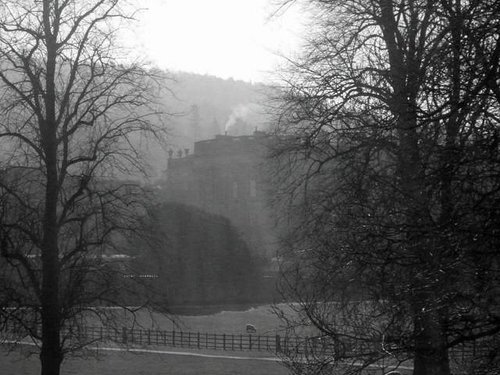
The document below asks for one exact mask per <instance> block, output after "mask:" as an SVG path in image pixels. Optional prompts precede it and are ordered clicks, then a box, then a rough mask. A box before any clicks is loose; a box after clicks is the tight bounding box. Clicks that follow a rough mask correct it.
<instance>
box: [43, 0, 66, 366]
mask: <svg viewBox="0 0 500 375" xmlns="http://www.w3.org/2000/svg"><path fill="white" fill-rule="evenodd" d="M51 9H52V4H51V1H50V0H44V2H43V25H44V32H45V39H46V44H47V62H46V68H47V73H46V74H47V75H46V91H45V95H44V102H45V103H44V104H45V120H44V121H41V122H40V124H39V125H40V134H41V140H42V149H43V151H44V154H45V169H46V170H45V173H46V176H45V177H46V185H45V207H44V209H45V212H44V216H43V226H42V228H43V242H42V246H41V251H42V290H41V298H42V301H41V305H42V314H41V315H42V349H41V353H40V360H41V365H42V369H41V374H42V375H59V372H60V367H61V362H62V359H63V352H62V348H61V340H60V331H61V321H62V320H61V316H60V301H59V278H60V275H59V274H60V265H59V244H58V235H59V229H58V220H57V207H58V196H59V178H58V156H57V122H56V110H55V108H56V89H55V71H56V65H57V62H56V56H57V48H58V47H57V29H58V28H57V27H53V25H52V22H51Z"/></svg>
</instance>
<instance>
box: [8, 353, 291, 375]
mask: <svg viewBox="0 0 500 375" xmlns="http://www.w3.org/2000/svg"><path fill="white" fill-rule="evenodd" d="M0 350H1V349H0ZM0 373H1V374H5V375H38V374H39V373H40V363H39V360H38V358H37V357H36V356H29V357H26V355H25V354H23V353H19V352H18V351H16V352H12V353H10V354H8V355H7V353H6V352H5V351H0ZM167 374H168V375H169V374H175V375H198V374H200V375H226V374H227V375H230V374H231V375H287V374H288V371H287V370H286V368H285V367H284V366H283V365H281V364H280V363H279V362H274V361H265V360H259V359H227V358H203V357H194V356H185V355H175V354H154V353H131V352H106V351H101V352H99V353H98V354H97V355H96V356H92V357H85V358H74V357H73V358H68V359H67V360H66V361H65V362H64V363H63V366H62V375H167Z"/></svg>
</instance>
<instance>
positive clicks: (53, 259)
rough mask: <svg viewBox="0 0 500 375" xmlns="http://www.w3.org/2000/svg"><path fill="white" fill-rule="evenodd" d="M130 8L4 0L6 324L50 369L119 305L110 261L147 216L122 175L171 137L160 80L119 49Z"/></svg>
mask: <svg viewBox="0 0 500 375" xmlns="http://www.w3.org/2000/svg"><path fill="white" fill-rule="evenodd" d="M132 16H133V13H130V7H129V6H128V5H127V4H124V3H123V2H122V1H118V0H92V1H77V0H43V1H31V0H21V1H17V0H16V1H10V0H8V1H2V3H1V4H0V96H1V101H0V114H1V115H0V117H1V120H0V147H1V148H2V156H1V166H2V172H1V178H0V210H1V212H0V214H1V215H0V250H1V261H0V262H1V263H0V268H1V271H2V273H1V278H2V281H3V285H4V286H5V287H4V288H3V290H2V291H1V293H0V321H1V322H2V324H5V325H10V326H12V324H13V323H14V324H15V326H16V327H20V328H21V330H22V331H23V332H27V333H28V334H29V335H30V336H31V337H32V338H33V339H34V342H36V343H38V342H39V343H40V349H41V350H40V359H41V373H42V374H44V375H48V374H50V375H55V374H59V372H60V365H61V362H62V361H63V358H64V355H65V354H66V353H67V352H68V351H70V350H73V349H75V348H78V347H81V346H83V345H85V344H87V342H85V341H78V338H79V336H78V334H77V330H78V327H79V326H80V323H82V322H83V321H84V320H85V319H86V317H87V316H88V315H86V314H85V312H86V311H89V308H91V307H93V306H96V305H102V304H113V303H118V301H117V293H116V292H117V289H116V282H117V281H119V280H117V279H116V274H115V273H114V272H112V271H113V269H116V267H115V268H113V266H112V265H110V263H109V262H106V261H105V260H106V259H110V256H111V255H112V254H116V253H117V252H120V248H118V249H117V250H116V249H114V247H117V246H120V245H123V238H124V237H123V236H124V235H123V233H125V232H127V231H130V230H134V229H136V228H137V220H138V217H139V216H140V215H141V214H142V213H144V209H143V207H144V202H145V201H146V195H145V193H144V191H142V189H140V187H139V186H138V185H137V184H134V183H131V182H128V183H126V182H124V181H126V180H127V179H128V180H130V178H133V177H131V176H137V175H138V173H143V172H144V171H145V170H144V168H143V164H142V162H141V160H142V158H141V152H140V150H139V149H138V148H137V145H138V139H139V138H138V137H139V135H144V134H149V136H152V137H159V136H161V133H162V131H161V127H160V126H158V122H156V125H155V121H157V120H158V115H159V113H158V111H157V108H158V107H157V105H156V104H155V100H154V99H155V97H158V96H159V95H155V94H158V92H157V91H158V90H160V86H159V85H158V82H159V81H156V80H155V79H154V76H153V74H151V72H149V71H147V70H145V69H143V68H142V67H141V65H140V64H138V63H135V62H131V61H127V60H124V59H121V58H123V56H120V55H119V53H120V49H119V48H117V43H116V37H117V35H116V34H117V31H118V30H119V28H120V27H124V26H126V22H127V21H130V20H131V19H132ZM91 311H92V312H93V313H96V312H98V311H99V310H97V309H91ZM40 328H41V329H40Z"/></svg>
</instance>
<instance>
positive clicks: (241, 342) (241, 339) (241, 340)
mask: <svg viewBox="0 0 500 375" xmlns="http://www.w3.org/2000/svg"><path fill="white" fill-rule="evenodd" d="M240 350H243V335H242V334H240Z"/></svg>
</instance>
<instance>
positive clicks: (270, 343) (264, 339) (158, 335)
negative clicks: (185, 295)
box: [0, 326, 486, 363]
mask: <svg viewBox="0 0 500 375" xmlns="http://www.w3.org/2000/svg"><path fill="white" fill-rule="evenodd" d="M3 328H4V329H1V330H0V338H3V339H9V338H13V337H14V336H17V337H22V336H23V334H22V333H20V331H21V329H17V330H14V329H6V327H3ZM11 328H13V327H11ZM25 333H26V334H27V332H25ZM62 334H63V335H64V336H67V337H69V338H71V339H76V340H79V341H82V342H86V343H89V342H104V343H105V342H113V343H118V344H123V345H130V346H133V345H140V346H164V347H171V348H184V349H205V350H223V351H260V352H271V353H273V354H285V355H289V354H292V355H293V354H295V355H308V354H311V355H314V356H328V357H339V356H342V354H346V353H352V352H359V351H360V350H361V351H363V350H362V349H369V348H361V347H359V346H358V347H356V348H355V349H354V348H351V347H346V346H344V345H343V344H341V343H340V342H338V341H335V340H333V339H331V338H327V337H299V336H286V335H283V336H282V335H279V334H276V335H259V334H252V333H245V334H243V333H241V334H230V333H206V332H185V331H175V330H173V331H167V330H152V329H135V328H134V329H132V328H127V327H122V328H116V327H105V326H85V327H79V328H78V330H77V331H74V330H73V331H71V332H68V331H64V332H63V333H62ZM12 335H14V336H12ZM11 336H12V337H11ZM0 341H1V340H0ZM485 353H486V351H485V348H483V347H481V346H477V345H476V344H475V343H470V344H464V345H461V346H459V347H455V348H453V349H452V350H450V359H451V360H452V361H454V362H457V363H459V362H461V363H464V362H466V361H468V360H471V359H472V358H475V357H476V356H478V355H484V354H485Z"/></svg>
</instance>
